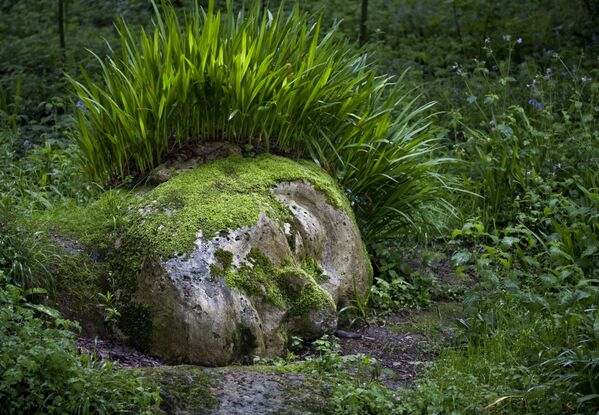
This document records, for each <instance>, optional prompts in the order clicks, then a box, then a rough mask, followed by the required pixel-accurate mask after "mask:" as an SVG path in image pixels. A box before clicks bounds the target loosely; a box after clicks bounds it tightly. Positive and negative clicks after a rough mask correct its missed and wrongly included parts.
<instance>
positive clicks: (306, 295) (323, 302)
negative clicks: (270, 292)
mask: <svg viewBox="0 0 599 415" xmlns="http://www.w3.org/2000/svg"><path fill="white" fill-rule="evenodd" d="M327 308H328V309H330V310H335V308H336V305H335V302H334V301H333V297H331V294H329V292H328V291H327V290H325V289H324V288H322V287H321V286H320V285H318V284H317V283H316V281H314V279H312V278H310V279H308V281H306V284H305V285H304V287H303V289H302V290H301V292H300V293H299V295H298V296H297V297H296V298H294V299H293V300H292V302H291V308H290V309H289V315H290V316H305V315H307V314H308V313H309V312H310V311H311V310H324V309H327Z"/></svg>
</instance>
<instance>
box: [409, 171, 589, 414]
mask: <svg viewBox="0 0 599 415" xmlns="http://www.w3.org/2000/svg"><path fill="white" fill-rule="evenodd" d="M569 184H570V186H571V187H573V188H576V189H577V190H578V191H577V192H575V194H569V195H568V196H569V197H565V196H563V195H561V194H556V193H549V194H546V195H544V197H545V198H546V199H544V200H542V201H540V202H539V203H540V205H541V206H545V209H543V210H542V211H536V212H535V211H534V210H530V211H527V213H526V214H522V215H520V216H519V219H518V222H519V223H518V224H516V225H515V226H512V227H508V228H505V229H503V230H501V231H494V232H491V233H488V232H485V228H484V226H483V225H482V224H480V223H469V224H466V225H465V226H464V227H463V228H462V229H461V230H458V231H455V232H454V237H455V238H458V240H459V241H460V244H461V245H462V246H467V245H472V246H473V248H474V254H468V255H465V254H464V253H463V252H458V253H457V254H456V255H454V260H455V261H456V262H457V263H459V264H460V266H462V267H467V266H473V267H475V269H476V271H477V274H478V275H480V276H481V278H482V280H481V283H480V284H479V285H478V286H477V288H476V289H475V290H473V291H472V292H471V293H469V294H468V295H467V297H466V300H465V311H466V314H467V317H466V318H465V319H462V320H460V321H461V325H462V334H461V339H462V345H461V346H460V347H458V348H457V349H454V350H447V351H446V352H445V353H443V354H442V356H441V358H440V359H439V360H438V361H437V362H436V363H435V365H434V368H433V369H432V370H431V371H429V372H428V373H427V376H426V380H423V381H421V382H419V384H418V388H417V389H416V391H415V392H414V393H413V394H411V395H410V396H411V397H412V398H413V402H418V403H417V407H418V408H419V409H418V412H420V411H425V410H427V411H447V412H451V411H460V412H462V411H465V412H468V413H485V410H493V411H500V412H502V413H539V412H542V413H546V414H554V413H555V414H562V413H581V414H582V413H584V414H586V413H588V414H592V413H595V412H596V407H597V400H598V399H599V395H598V394H597V391H598V388H599V364H598V362H599V360H598V355H597V350H599V336H598V332H597V329H598V326H597V321H599V309H598V308H597V304H599V282H598V281H599V279H598V278H597V277H598V276H599V275H598V274H597V269H598V268H597V266H596V264H597V261H598V260H599V251H598V249H597V247H598V246H599V245H598V244H597V236H598V235H599V227H598V226H597V217H598V216H597V215H598V213H599V204H598V203H597V201H598V200H599V199H597V196H598V191H597V189H596V188H593V189H587V188H585V187H583V186H582V185H581V184H580V183H579V182H578V183H577V182H576V181H572V182H571V183H569ZM549 189H551V187H550V186H549ZM533 226H534V230H535V231H534V232H533V230H531V229H533ZM467 252H472V249H469V250H468V251H467ZM468 264H471V265H468Z"/></svg>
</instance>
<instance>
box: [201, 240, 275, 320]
mask: <svg viewBox="0 0 599 415" xmlns="http://www.w3.org/2000/svg"><path fill="white" fill-rule="evenodd" d="M245 259H246V261H248V264H242V265H241V266H240V267H239V268H237V269H228V270H227V271H225V272H224V278H225V281H226V282H227V285H228V286H229V287H235V288H238V289H240V290H241V291H243V292H245V293H246V294H248V295H250V296H256V297H263V298H265V299H267V300H269V301H270V302H271V303H272V304H273V305H275V306H276V307H279V308H281V309H283V308H285V304H286V301H285V298H284V297H283V294H282V292H281V290H280V288H279V286H278V284H277V280H276V278H275V276H276V274H277V269H276V267H275V266H274V265H273V264H272V262H271V261H270V260H269V259H268V258H267V257H266V255H264V254H263V253H262V252H260V250H259V249H256V248H252V249H251V250H250V252H249V253H248V255H247V257H246V258H245ZM211 271H213V272H214V268H213V267H212V268H211Z"/></svg>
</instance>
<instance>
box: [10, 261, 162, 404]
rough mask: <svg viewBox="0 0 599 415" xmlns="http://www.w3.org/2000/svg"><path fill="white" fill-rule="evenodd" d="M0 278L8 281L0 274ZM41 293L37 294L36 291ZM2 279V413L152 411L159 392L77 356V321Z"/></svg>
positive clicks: (87, 357)
mask: <svg viewBox="0 0 599 415" xmlns="http://www.w3.org/2000/svg"><path fill="white" fill-rule="evenodd" d="M0 277H2V278H3V279H4V278H5V277H4V275H3V274H2V273H1V271H0ZM33 292H35V293H39V292H40V291H39V290H36V291H33ZM28 293H32V291H28V292H27V291H23V290H22V289H21V288H18V287H16V286H14V285H7V284H5V281H3V285H2V288H0V405H1V406H2V410H3V413H6V414H23V413H44V414H71V413H73V414H74V413H77V414H92V413H93V414H114V413H126V412H135V413H151V412H150V410H151V409H152V407H153V406H154V405H155V403H156V402H157V400H158V395H157V393H154V392H151V391H150V390H148V389H146V388H145V387H144V386H143V385H142V384H141V381H140V380H139V379H136V378H135V377H132V376H131V374H130V373H128V372H126V371H119V370H116V369H115V368H114V367H113V366H112V364H111V363H110V362H102V361H99V360H97V359H96V358H95V356H93V355H88V354H85V353H84V354H79V353H78V352H77V348H76V343H75V337H74V333H73V331H72V330H73V329H76V328H77V325H76V324H75V323H72V322H70V321H68V320H65V319H63V318H62V317H61V316H60V314H59V313H58V312H57V311H55V310H53V309H50V308H48V307H45V306H43V305H41V304H34V303H29V302H27V301H26V299H25V295H26V294H28Z"/></svg>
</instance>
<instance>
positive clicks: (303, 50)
mask: <svg viewBox="0 0 599 415" xmlns="http://www.w3.org/2000/svg"><path fill="white" fill-rule="evenodd" d="M259 3H260V2H257V1H256V2H254V3H253V6H252V7H250V8H249V9H248V10H247V11H244V12H241V13H239V14H235V13H233V12H232V11H231V10H230V9H229V10H227V11H226V12H224V13H221V12H220V11H218V10H215V8H214V3H213V2H210V5H209V7H208V9H207V10H202V9H200V8H197V7H196V8H195V9H194V11H193V12H190V13H188V14H186V15H184V16H183V18H182V19H180V18H179V17H178V16H177V15H176V13H175V11H174V10H173V8H172V7H169V6H163V7H157V6H155V9H156V14H155V22H154V27H153V31H152V32H150V33H148V32H146V31H144V30H142V31H141V33H140V34H139V35H137V34H136V31H134V30H133V29H132V28H131V27H129V26H128V25H127V24H126V23H125V22H120V24H119V25H118V27H119V34H120V39H121V54H120V56H119V55H117V54H116V53H112V55H111V56H109V57H108V58H107V59H102V58H100V57H98V60H99V61H100V64H101V67H102V72H101V74H100V78H101V79H100V80H98V81H95V80H93V79H92V77H91V76H89V75H88V74H86V73H84V74H83V80H82V81H80V82H79V81H76V80H74V79H71V82H72V84H73V85H74V87H75V89H76V90H77V93H78V95H79V97H80V101H81V102H80V105H79V107H80V110H79V111H78V114H77V119H78V124H79V127H80V130H81V135H80V138H79V139H78V144H79V147H80V149H81V155H82V161H83V164H84V165H85V166H86V168H87V170H88V173H89V174H90V176H91V178H92V179H93V180H96V181H99V182H101V183H106V182H108V181H110V180H115V179H116V180H123V179H125V178H126V176H127V175H131V174H141V175H142V176H143V175H144V174H146V173H147V172H149V171H150V170H151V169H152V168H153V167H155V166H156V165H157V164H159V163H160V162H161V161H162V160H164V158H165V156H166V155H167V154H168V153H169V152H170V151H172V150H173V149H175V148H177V147H178V146H181V145H183V144H185V143H186V142H189V141H211V140H227V141H231V142H235V143H239V144H251V145H253V146H257V147H260V148H264V149H265V150H266V151H273V150H274V149H276V150H277V151H284V152H293V153H295V154H297V155H299V156H304V157H310V158H312V159H313V160H315V161H316V162H317V163H319V164H320V165H321V166H322V167H323V168H325V169H326V170H327V171H329V173H331V175H333V176H334V177H336V178H337V179H338V181H339V182H340V184H341V185H342V186H343V187H345V188H346V189H348V194H349V195H350V198H351V199H352V201H353V203H354V207H355V208H356V211H357V213H358V215H359V216H360V217H362V218H364V219H365V220H364V221H363V222H364V231H365V236H367V237H368V235H373V234H377V235H379V236H380V235H381V232H382V233H389V234H390V233H391V232H392V231H395V230H396V228H397V227H398V226H403V225H405V224H406V223H412V222H414V221H415V220H416V219H417V217H418V216H419V213H420V212H421V210H420V209H419V207H420V206H421V205H422V204H424V203H427V202H428V201H430V200H431V199H434V198H435V197H436V196H437V191H438V190H439V188H440V187H442V186H439V182H437V181H436V179H437V178H438V177H437V176H436V170H437V168H438V166H439V164H441V163H442V162H443V161H444V160H439V159H433V158H432V157H431V153H432V151H433V150H434V148H435V142H436V141H435V139H434V137H433V135H432V130H431V129H430V128H429V124H430V118H429V117H430V107H431V106H432V104H427V105H424V106H419V105H417V104H416V102H415V100H414V99H412V98H410V97H409V95H407V94H406V93H405V92H402V88H401V82H398V81H397V80H394V79H392V78H391V77H388V76H381V75H378V74H377V72H376V71H375V70H374V69H373V68H372V67H371V66H370V65H369V64H368V62H367V59H366V57H365V56H361V55H360V54H358V53H357V52H356V51H355V50H354V48H353V47H352V45H350V44H349V43H348V42H347V41H344V40H339V36H338V35H337V34H336V32H335V28H333V29H331V30H328V31H323V30H322V27H321V22H320V20H318V19H317V20H315V21H314V23H310V21H311V20H313V19H311V18H310V17H306V16H305V15H303V14H302V13H301V12H300V11H299V7H297V6H296V7H295V8H294V9H293V10H292V11H291V12H290V13H287V12H285V11H284V10H283V8H279V10H278V11H277V12H276V13H275V14H273V13H271V12H269V11H265V12H262V11H261V9H260V5H259Z"/></svg>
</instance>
